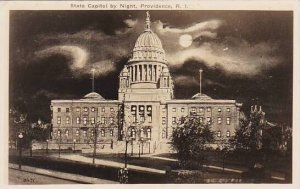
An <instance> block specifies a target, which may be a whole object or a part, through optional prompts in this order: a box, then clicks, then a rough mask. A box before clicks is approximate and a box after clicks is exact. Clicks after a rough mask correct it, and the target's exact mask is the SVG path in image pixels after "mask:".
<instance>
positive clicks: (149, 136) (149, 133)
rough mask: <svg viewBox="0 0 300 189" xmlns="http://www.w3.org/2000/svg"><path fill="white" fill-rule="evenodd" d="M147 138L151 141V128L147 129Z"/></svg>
mask: <svg viewBox="0 0 300 189" xmlns="http://www.w3.org/2000/svg"><path fill="white" fill-rule="evenodd" d="M147 138H148V139H151V129H150V128H148V129H147Z"/></svg>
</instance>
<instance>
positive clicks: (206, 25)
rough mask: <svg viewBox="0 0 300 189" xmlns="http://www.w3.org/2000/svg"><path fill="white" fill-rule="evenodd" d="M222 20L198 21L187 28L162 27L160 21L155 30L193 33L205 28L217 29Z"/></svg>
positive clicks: (205, 29)
mask: <svg viewBox="0 0 300 189" xmlns="http://www.w3.org/2000/svg"><path fill="white" fill-rule="evenodd" d="M222 24H223V22H222V21H221V20H208V21H204V22H200V23H196V24H194V25H192V26H190V27H187V28H175V27H174V28H171V27H169V26H166V27H163V24H162V23H161V22H159V23H158V26H157V30H158V32H159V33H178V34H183V33H194V32H201V31H207V30H216V29H218V28H219V27H220V26H221V25H222Z"/></svg>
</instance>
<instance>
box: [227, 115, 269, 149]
mask: <svg viewBox="0 0 300 189" xmlns="http://www.w3.org/2000/svg"><path fill="white" fill-rule="evenodd" d="M264 116H265V113H264V112H263V111H257V110H255V111H251V113H250V116H249V118H243V119H241V120H240V127H239V128H238V129H237V130H236V134H235V135H234V137H233V138H232V139H231V140H230V142H231V144H232V145H233V146H234V148H235V149H237V150H242V151H244V150H246V151H251V152H255V151H257V150H259V149H260V148H261V147H262V132H263V129H264V125H265V120H264Z"/></svg>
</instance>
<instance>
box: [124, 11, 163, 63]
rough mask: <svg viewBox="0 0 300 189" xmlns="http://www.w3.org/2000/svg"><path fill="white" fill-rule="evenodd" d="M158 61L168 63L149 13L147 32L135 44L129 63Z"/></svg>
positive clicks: (146, 24)
mask: <svg viewBox="0 0 300 189" xmlns="http://www.w3.org/2000/svg"><path fill="white" fill-rule="evenodd" d="M137 61H156V62H162V63H167V61H166V58H165V51H164V49H163V47H162V44H161V41H160V39H159V37H158V36H157V35H156V34H155V33H154V32H153V31H152V30H151V28H150V15H149V13H148V12H147V17H146V22H145V30H144V32H143V33H142V34H141V35H140V36H139V37H138V39H137V40H136V42H135V45H134V48H133V51H132V58H131V59H130V60H129V62H137Z"/></svg>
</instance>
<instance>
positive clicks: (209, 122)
mask: <svg viewBox="0 0 300 189" xmlns="http://www.w3.org/2000/svg"><path fill="white" fill-rule="evenodd" d="M206 120H207V124H209V125H210V124H211V117H207V118H206Z"/></svg>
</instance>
